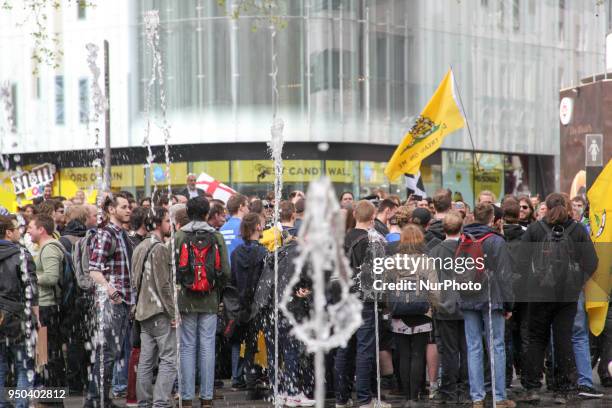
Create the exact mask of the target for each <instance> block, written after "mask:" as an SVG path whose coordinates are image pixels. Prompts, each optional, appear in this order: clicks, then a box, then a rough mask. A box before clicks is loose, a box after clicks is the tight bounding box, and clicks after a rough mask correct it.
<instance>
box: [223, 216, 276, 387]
mask: <svg viewBox="0 0 612 408" xmlns="http://www.w3.org/2000/svg"><path fill="white" fill-rule="evenodd" d="M262 230H263V225H262V219H261V216H260V215H259V214H256V213H249V214H247V215H246V216H245V217H244V218H243V220H242V223H241V224H240V235H241V236H242V239H243V241H244V242H243V243H242V244H240V245H238V247H236V249H235V250H234V252H232V256H231V270H232V274H231V275H232V280H231V282H232V286H234V287H235V288H236V289H237V291H238V296H239V302H240V322H239V325H241V326H243V327H242V329H241V331H242V333H241V334H242V336H235V337H236V338H234V339H233V340H232V342H231V344H232V387H233V388H235V389H240V388H244V387H245V386H246V387H247V390H248V391H249V392H251V393H253V394H254V391H255V379H256V378H254V377H253V374H252V370H253V367H252V366H253V361H252V359H253V358H254V354H255V353H253V352H252V350H251V349H252V348H253V347H255V346H256V343H257V333H258V330H257V329H258V327H257V325H255V324H251V322H250V320H251V312H252V311H251V306H252V304H253V299H254V291H255V287H256V286H257V282H259V277H260V276H261V273H262V270H263V266H264V258H265V257H266V255H267V254H268V251H267V250H266V248H265V247H264V246H263V245H261V244H260V243H259V238H260V237H261V233H262ZM243 339H244V340H245V343H246V344H247V348H249V353H248V354H247V353H246V352H245V363H244V366H245V367H246V373H245V374H246V383H245V382H244V380H243V378H242V376H243V372H242V371H243V370H242V369H241V368H242V367H240V366H239V360H240V345H241V343H242V340H243ZM253 343H255V344H253ZM247 357H248V361H247Z"/></svg>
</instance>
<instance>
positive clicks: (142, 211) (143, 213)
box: [128, 207, 150, 247]
mask: <svg viewBox="0 0 612 408" xmlns="http://www.w3.org/2000/svg"><path fill="white" fill-rule="evenodd" d="M149 211H150V209H149V208H146V207H138V208H136V209H134V211H132V214H130V232H129V235H128V236H129V237H130V241H131V243H132V246H133V247H136V246H137V245H138V244H140V243H141V242H142V241H144V239H145V237H146V235H147V229H146V226H145V220H146V218H147V215H148V214H149Z"/></svg>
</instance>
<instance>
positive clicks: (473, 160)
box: [450, 65, 480, 207]
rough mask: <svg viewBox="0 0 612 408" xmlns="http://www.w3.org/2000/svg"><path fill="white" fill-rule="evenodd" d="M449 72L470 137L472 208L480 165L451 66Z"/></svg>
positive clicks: (474, 201) (474, 202)
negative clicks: (451, 75)
mask: <svg viewBox="0 0 612 408" xmlns="http://www.w3.org/2000/svg"><path fill="white" fill-rule="evenodd" d="M450 70H451V72H452V74H453V86H454V87H455V89H456V90H457V97H458V98H459V104H460V105H461V111H462V112H463V118H464V119H465V127H466V128H467V131H468V136H469V137H470V143H471V144H472V167H473V170H472V200H473V204H474V207H476V178H475V175H474V172H476V171H480V164H479V163H478V160H477V159H476V146H475V145H474V138H473V137H472V130H471V129H470V121H469V120H468V117H467V113H466V111H465V106H464V105H463V99H462V98H461V91H460V90H459V83H458V81H456V80H455V72H454V71H453V66H452V65H451V66H450Z"/></svg>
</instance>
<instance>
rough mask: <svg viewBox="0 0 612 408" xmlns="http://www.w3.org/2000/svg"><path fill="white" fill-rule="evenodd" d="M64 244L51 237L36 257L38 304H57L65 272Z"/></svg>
mask: <svg viewBox="0 0 612 408" xmlns="http://www.w3.org/2000/svg"><path fill="white" fill-rule="evenodd" d="M61 247H62V244H61V243H60V242H59V241H58V240H56V239H51V240H49V241H47V242H45V243H44V245H42V246H41V247H40V250H39V251H38V255H37V256H36V258H34V262H35V263H36V278H37V279H38V305H39V306H56V305H57V300H56V294H59V287H58V284H59V278H60V273H61V272H63V262H64V253H63V252H62V249H61Z"/></svg>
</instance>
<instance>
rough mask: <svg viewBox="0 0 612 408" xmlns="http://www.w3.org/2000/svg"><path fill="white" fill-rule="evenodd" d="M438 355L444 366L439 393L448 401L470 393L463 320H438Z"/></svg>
mask: <svg viewBox="0 0 612 408" xmlns="http://www.w3.org/2000/svg"><path fill="white" fill-rule="evenodd" d="M435 323H436V334H437V338H438V353H439V354H440V362H441V365H442V376H441V378H440V380H441V384H440V389H439V390H438V392H440V394H442V396H444V397H445V399H448V400H452V401H454V400H456V399H457V398H458V397H459V396H460V395H467V392H468V381H469V380H468V365H467V364H468V363H467V345H466V342H465V327H464V326H465V325H464V322H463V320H436V322H435Z"/></svg>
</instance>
